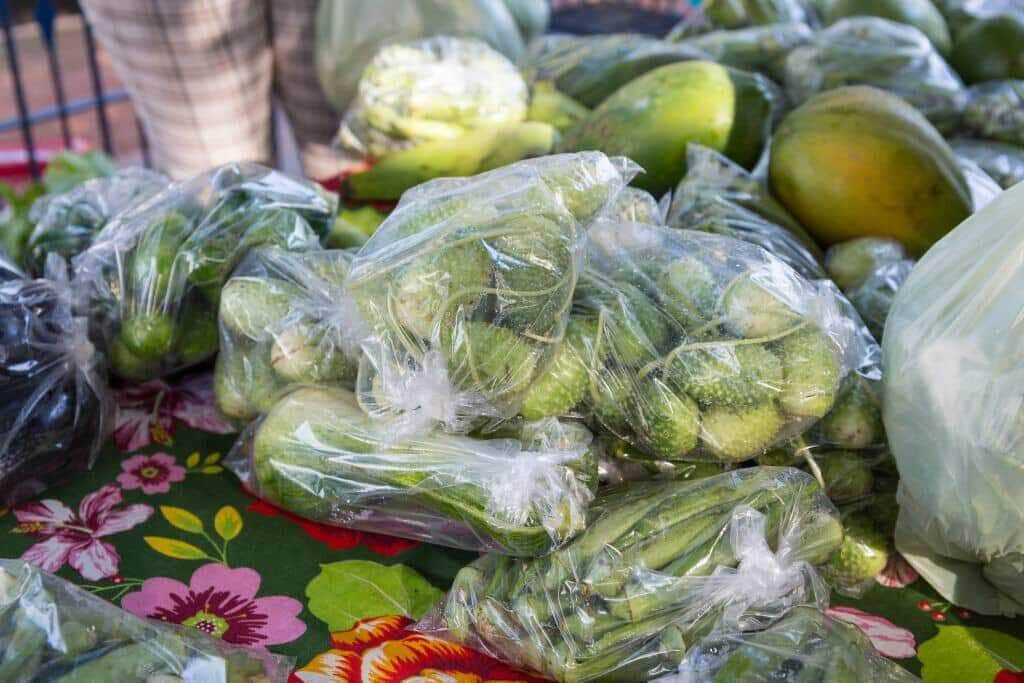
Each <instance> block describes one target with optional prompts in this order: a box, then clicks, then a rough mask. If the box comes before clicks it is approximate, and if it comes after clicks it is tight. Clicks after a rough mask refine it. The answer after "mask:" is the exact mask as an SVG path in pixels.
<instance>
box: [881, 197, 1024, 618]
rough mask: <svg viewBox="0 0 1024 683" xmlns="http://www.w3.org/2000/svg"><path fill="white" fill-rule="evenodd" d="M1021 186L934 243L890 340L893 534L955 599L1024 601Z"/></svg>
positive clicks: (889, 330)
mask: <svg viewBox="0 0 1024 683" xmlns="http://www.w3.org/2000/svg"><path fill="white" fill-rule="evenodd" d="M1022 263H1024V185H1017V186H1015V187H1012V188H1010V189H1009V190H1005V191H1004V192H1003V193H1002V194H1001V195H1000V196H999V197H997V198H996V199H995V200H994V201H993V202H992V203H991V204H989V205H988V206H987V207H986V208H984V209H982V210H981V211H980V212H978V213H976V214H974V215H973V216H971V217H970V218H968V219H967V220H966V221H964V222H963V223H961V224H960V226H959V227H957V228H956V229H955V230H953V232H951V233H949V234H948V235H947V236H946V237H945V238H943V239H942V240H941V241H940V242H938V243H937V244H936V245H935V246H934V247H932V248H931V249H930V250H929V251H928V253H927V254H925V256H924V257H923V258H922V259H921V261H920V262H919V263H918V265H917V267H916V268H914V271H913V272H912V273H911V274H910V277H909V278H907V281H906V282H905V283H904V284H903V287H901V288H900V291H899V292H898V293H897V295H896V300H895V302H894V303H893V307H892V310H891V311H890V313H889V319H888V322H887V324H886V333H885V339H884V343H883V347H884V351H885V362H886V367H887V369H888V371H887V374H886V380H885V404H884V418H885V427H886V431H887V432H888V435H889V443H890V446H891V448H892V453H893V455H894V456H895V458H896V463H897V464H898V466H899V472H900V490H899V504H900V515H899V521H898V524H897V529H896V545H897V548H898V549H899V551H900V552H901V554H903V556H904V557H906V559H907V560H908V561H909V562H910V564H911V565H913V566H914V568H915V569H917V571H918V572H919V573H920V574H921V576H923V577H924V578H925V579H926V580H927V581H928V582H929V583H930V584H931V585H932V586H933V587H934V588H935V589H936V590H937V591H938V592H939V593H940V594H942V595H943V596H944V597H945V598H946V599H947V600H949V601H950V602H952V603H954V604H957V605H962V606H964V607H967V608H969V609H972V610H975V611H977V612H980V613H982V614H998V613H1003V614H1007V615H1012V614H1019V613H1021V612H1024V561H1022V558H1024V523H1022V521H1024V498H1022V497H1021V496H1020V487H1021V485H1024V474H1022V473H1024V466H1022V463H1024V397H1022V395H1021V391H1020V387H1021V382H1022V381H1024V375H1022V372H1024V330H1022V323H1021V315H1020V311H1021V307H1022V306H1024V268H1022V267H1021V264H1022Z"/></svg>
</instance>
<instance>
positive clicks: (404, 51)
mask: <svg viewBox="0 0 1024 683" xmlns="http://www.w3.org/2000/svg"><path fill="white" fill-rule="evenodd" d="M528 96H529V93H528V90H527V87H526V82H525V81H524V80H523V77H522V76H521V75H520V73H519V71H518V70H517V69H516V66H515V64H513V63H512V62H510V61H509V60H508V59H507V58H506V57H504V56H503V55H502V54H501V53H499V52H496V51H495V50H493V49H491V48H490V47H488V46H487V45H486V44H485V43H482V42H480V41H478V40H475V39H472V38H452V37H450V36H434V37H433V38H428V39H427V40H422V41H418V42H413V43H394V44H391V45H387V46H385V47H383V48H381V50H380V51H379V52H377V54H375V55H374V57H373V59H372V60H371V61H370V63H369V64H368V65H367V66H366V69H364V70H363V75H362V77H361V78H360V79H359V86H358V88H357V90H356V96H355V99H354V100H353V101H352V104H351V106H350V107H349V108H348V111H346V113H345V118H344V120H343V121H342V124H341V130H340V131H339V133H338V141H339V143H340V144H341V146H342V147H343V148H345V149H346V150H347V151H349V152H352V153H353V154H358V155H361V156H365V157H370V158H380V157H383V156H386V155H387V154H388V153H389V152H393V151H396V150H399V149H404V148H407V147H409V146H411V145H412V144H415V143H417V142H426V141H430V140H446V139H452V138H456V137H459V136H460V135H462V134H463V133H465V132H467V131H469V130H472V129H473V128H479V127H485V126H498V125H502V124H508V123H516V122H518V121H522V120H523V119H524V118H525V117H526V107H527V100H528V98H529V97H528Z"/></svg>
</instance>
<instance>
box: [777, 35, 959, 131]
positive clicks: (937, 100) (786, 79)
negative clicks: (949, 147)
mask: <svg viewBox="0 0 1024 683" xmlns="http://www.w3.org/2000/svg"><path fill="white" fill-rule="evenodd" d="M782 70H783V78H782V82H783V86H784V87H785V89H786V93H787V94H788V95H789V97H790V99H791V100H792V101H793V103H794V104H800V103H802V102H804V101H805V100H807V99H809V98H810V97H811V96H813V95H815V94H816V93H819V92H822V91H824V90H832V89H833V88H839V87H841V86H844V85H870V86H874V87H876V88H881V89H882V90H888V91H889V92H892V93H894V94H896V95H899V96H900V97H902V98H903V99H905V100H906V101H907V102H909V103H910V104H912V105H914V107H916V108H917V109H918V110H919V111H920V112H921V113H922V114H924V115H925V116H926V117H927V118H928V120H929V121H931V123H932V124H933V125H934V126H935V127H936V128H937V129H939V131H941V132H943V133H949V132H951V131H953V130H955V129H956V126H957V124H958V122H959V119H960V113H961V111H962V110H963V107H964V104H965V102H966V90H965V88H964V86H963V83H962V82H961V80H960V77H959V76H958V75H957V74H956V72H955V71H953V69H952V67H950V66H949V65H948V64H947V63H946V61H945V60H944V59H943V58H942V56H941V55H940V54H939V53H938V51H937V50H936V49H935V46H934V45H932V43H931V41H930V40H928V37H927V36H926V35H925V34H924V33H922V32H921V31H920V30H918V29H916V28H914V27H913V26H910V25H908V24H901V23H898V22H895V21H889V20H888V19H882V18H879V17H852V18H849V19H842V20H840V21H837V22H836V23H835V24H833V25H832V26H829V27H828V28H826V29H824V30H822V31H820V32H818V33H816V34H814V38H813V40H812V42H811V43H810V44H809V45H805V46H803V47H798V48H796V49H794V50H793V51H792V52H790V53H789V55H788V56H787V57H786V60H785V62H784V63H783V67H782Z"/></svg>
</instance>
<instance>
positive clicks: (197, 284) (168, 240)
mask: <svg viewBox="0 0 1024 683" xmlns="http://www.w3.org/2000/svg"><path fill="white" fill-rule="evenodd" d="M335 209H336V207H335V202H334V199H333V197H330V196H328V195H327V194H326V193H325V192H323V191H322V190H320V189H319V188H318V187H315V186H313V185H312V184H309V183H306V182H303V181H299V180H294V179H292V178H289V177H288V176H285V175H283V174H281V173H279V172H277V171H272V170H270V169H267V168H264V167H262V166H258V165H255V164H228V165H226V166H222V167H219V168H216V169H213V170H212V171H209V172H207V173H204V174H202V175H199V176H196V177H194V178H191V179H189V180H186V181H182V182H179V183H174V184H172V185H170V186H168V187H167V188H166V189H164V190H162V191H161V192H159V193H157V194H156V195H155V196H153V197H151V198H150V199H149V200H148V201H145V202H143V203H141V204H137V205H135V206H134V207H133V208H131V209H129V210H126V211H123V212H121V213H120V214H118V215H117V216H115V217H114V219H112V220H111V221H110V222H108V223H107V224H106V225H105V226H104V227H103V229H102V230H100V232H99V233H98V234H97V235H96V237H95V239H94V242H93V244H92V246H91V247H90V248H89V249H87V250H86V251H84V252H83V253H81V254H79V255H78V256H77V257H76V258H75V259H74V262H73V263H74V270H75V285H76V290H79V291H78V294H80V295H81V296H82V297H83V300H84V301H85V303H86V305H87V306H88V307H89V308H90V310H91V311H92V315H93V318H94V321H93V322H94V323H95V324H96V326H97V330H98V331H97V335H98V336H100V337H102V338H103V339H104V340H105V343H106V344H107V348H108V349H109V355H110V361H111V370H112V371H113V373H114V374H116V375H118V376H119V377H122V378H125V379H133V380H144V379H151V378H154V377H159V376H162V375H165V374H167V373H169V372H171V371H174V370H177V369H180V368H184V367H188V366H190V365H194V364H196V363H199V362H201V361H204V360H207V359H209V358H211V357H212V356H213V354H215V353H216V351H217V324H216V311H217V307H218V304H219V300H220V291H221V287H222V286H223V285H224V282H225V280H226V279H227V278H228V276H229V275H230V273H231V270H232V269H233V268H234V267H235V266H236V265H237V264H238V262H239V261H241V259H242V258H243V257H244V256H245V254H246V253H247V252H248V250H249V249H251V248H253V247H257V246H263V245H273V246H278V247H281V248H285V249H289V250H293V251H304V250H310V249H316V248H319V243H320V242H319V240H320V237H321V236H323V235H325V234H326V233H327V231H328V229H329V228H330V225H331V221H332V220H333V216H334V212H335Z"/></svg>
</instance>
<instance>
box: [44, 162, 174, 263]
mask: <svg viewBox="0 0 1024 683" xmlns="http://www.w3.org/2000/svg"><path fill="white" fill-rule="evenodd" d="M170 182H171V181H170V179H169V178H167V177H166V176H164V175H163V174H162V173H157V172H156V171H150V170H149V169H145V168H126V169H122V170H119V171H117V172H116V173H114V175H111V176H102V177H99V178H94V179H92V180H87V181H85V182H84V183H82V184H81V185H78V186H77V187H75V188H73V189H71V190H69V191H68V192H65V193H63V194H57V195H46V196H45V197H43V198H41V199H40V200H39V201H37V202H36V203H35V204H34V205H33V206H32V211H31V213H30V214H29V219H30V220H31V221H32V223H33V225H34V227H33V228H32V232H31V233H30V234H29V237H28V245H27V247H26V254H25V262H26V267H27V268H28V269H29V271H30V272H32V273H36V274H41V273H42V272H43V268H44V266H45V264H46V255H47V254H50V253H54V254H58V255H59V256H61V257H63V258H65V259H71V258H72V257H73V256H77V255H78V254H80V253H81V252H83V251H85V250H86V249H87V248H88V247H89V245H90V244H92V240H93V236H94V235H95V234H96V233H97V232H99V231H100V229H101V228H102V227H103V226H104V225H106V224H107V221H109V220H110V219H111V218H113V217H114V216H115V215H116V214H118V213H121V212H122V211H124V210H125V209H129V208H132V207H134V206H136V205H138V204H142V203H143V202H145V201H146V200H147V199H149V198H150V197H152V196H153V195H155V194H156V193H157V192H159V191H161V190H163V189H164V188H165V187H167V185H169V184H170Z"/></svg>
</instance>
